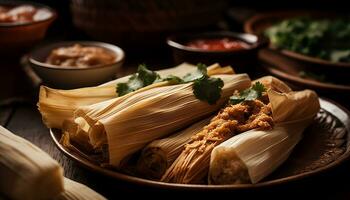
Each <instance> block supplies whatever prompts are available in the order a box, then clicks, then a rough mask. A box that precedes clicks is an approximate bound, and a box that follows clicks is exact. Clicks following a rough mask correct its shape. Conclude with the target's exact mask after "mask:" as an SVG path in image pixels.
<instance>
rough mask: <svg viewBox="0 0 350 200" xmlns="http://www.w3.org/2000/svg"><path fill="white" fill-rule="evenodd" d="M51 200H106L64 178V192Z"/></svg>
mask: <svg viewBox="0 0 350 200" xmlns="http://www.w3.org/2000/svg"><path fill="white" fill-rule="evenodd" d="M53 200H107V199H106V198H105V197H103V196H102V195H100V194H98V193H97V192H95V191H94V190H92V189H90V188H89V187H87V186H85V185H83V184H80V183H78V182H75V181H72V180H70V179H68V178H64V192H62V193H60V194H59V195H58V196H57V197H56V198H54V199H53Z"/></svg>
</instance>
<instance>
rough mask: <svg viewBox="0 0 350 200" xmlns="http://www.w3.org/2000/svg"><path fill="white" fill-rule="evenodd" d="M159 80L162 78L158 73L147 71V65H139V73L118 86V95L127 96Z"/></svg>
mask: <svg viewBox="0 0 350 200" xmlns="http://www.w3.org/2000/svg"><path fill="white" fill-rule="evenodd" d="M157 79H160V76H159V75H158V74H157V73H156V72H154V71H151V70H149V69H147V67H146V65H139V67H138V69H137V73H136V74H134V75H132V76H131V77H130V78H129V80H128V82H126V83H118V84H117V93H118V94H119V96H123V95H126V94H128V93H130V92H133V91H135V90H138V89H140V88H143V87H145V86H147V85H151V84H152V83H154V82H155V81H156V80H157Z"/></svg>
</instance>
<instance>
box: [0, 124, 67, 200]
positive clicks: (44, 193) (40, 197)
mask: <svg viewBox="0 0 350 200" xmlns="http://www.w3.org/2000/svg"><path fill="white" fill-rule="evenodd" d="M0 177H1V178H0V193H1V194H4V195H5V196H6V197H8V198H10V199H13V200H23V199H26V200H44V199H52V197H54V196H57V195H58V194H60V193H61V192H62V191H63V190H64V188H63V169H62V168H61V167H60V165H59V164H58V163H57V162H56V161H55V160H53V159H52V158H51V157H50V156H49V155H48V154H47V153H45V152H44V151H42V150H41V149H39V148H38V147H36V146H35V145H33V144H32V143H30V142H28V141H27V140H25V139H23V138H21V137H18V136H16V135H14V134H13V133H11V132H10V131H8V130H6V129H5V128H3V127H2V126H0Z"/></svg>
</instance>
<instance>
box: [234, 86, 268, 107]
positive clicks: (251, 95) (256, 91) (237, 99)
mask: <svg viewBox="0 0 350 200" xmlns="http://www.w3.org/2000/svg"><path fill="white" fill-rule="evenodd" d="M265 91H266V88H265V86H264V85H263V84H262V83H260V82H259V81H258V82H256V83H255V84H254V85H252V87H251V88H249V89H246V90H243V91H242V92H240V93H239V95H233V96H231V97H230V100H229V103H230V104H232V105H235V104H238V103H241V102H243V101H252V100H254V99H257V98H259V97H261V96H262V93H263V92H265Z"/></svg>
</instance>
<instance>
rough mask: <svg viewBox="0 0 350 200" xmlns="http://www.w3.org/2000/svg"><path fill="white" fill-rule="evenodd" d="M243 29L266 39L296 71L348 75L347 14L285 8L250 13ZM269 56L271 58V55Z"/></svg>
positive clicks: (343, 77)
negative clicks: (275, 10)
mask: <svg viewBox="0 0 350 200" xmlns="http://www.w3.org/2000/svg"><path fill="white" fill-rule="evenodd" d="M245 31H246V32H248V33H253V34H257V35H263V36H265V37H267V38H268V39H269V42H270V44H269V50H271V51H273V52H274V53H275V54H279V58H281V59H279V60H273V61H271V62H272V63H275V64H276V65H278V63H277V62H280V61H281V60H285V61H287V62H288V63H293V67H295V68H297V69H298V70H299V71H305V72H310V73H312V74H320V73H321V74H325V75H326V77H325V78H326V79H327V80H331V81H332V82H337V81H339V80H346V79H347V77H348V76H349V75H350V42H349V41H350V16H347V15H337V14H334V13H333V14H332V13H322V12H307V11H288V12H283V13H281V12H271V13H267V14H259V15H256V16H253V17H252V18H251V19H249V20H248V21H247V22H246V23H245ZM271 59H272V58H271Z"/></svg>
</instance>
